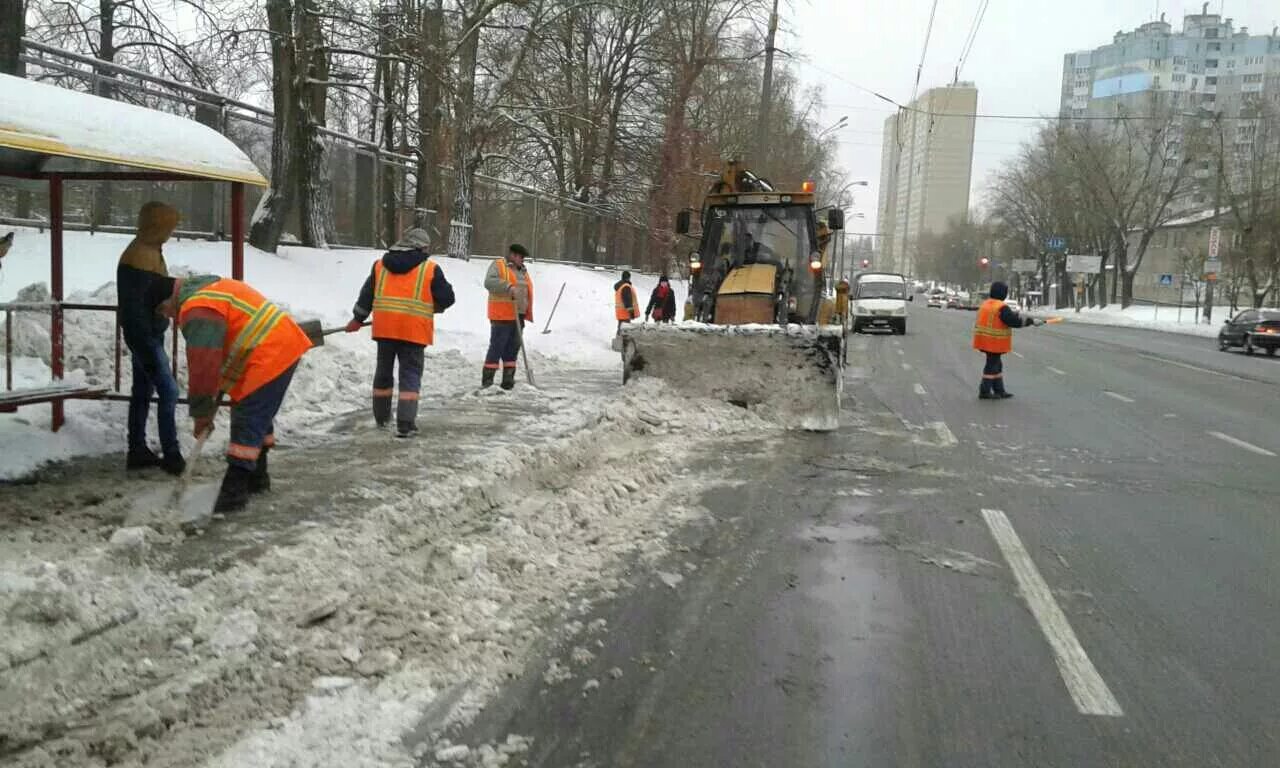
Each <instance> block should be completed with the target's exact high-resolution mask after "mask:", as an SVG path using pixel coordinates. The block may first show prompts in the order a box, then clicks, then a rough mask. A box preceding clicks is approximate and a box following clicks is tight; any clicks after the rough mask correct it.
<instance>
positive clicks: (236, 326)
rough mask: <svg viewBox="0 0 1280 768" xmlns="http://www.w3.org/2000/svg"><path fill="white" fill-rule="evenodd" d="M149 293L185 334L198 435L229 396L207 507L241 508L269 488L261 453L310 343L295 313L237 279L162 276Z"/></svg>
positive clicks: (210, 428) (264, 457) (271, 441)
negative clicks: (217, 475) (226, 438)
mask: <svg viewBox="0 0 1280 768" xmlns="http://www.w3.org/2000/svg"><path fill="white" fill-rule="evenodd" d="M147 297H148V302H149V304H150V306H153V307H156V308H157V311H159V312H161V313H162V314H164V315H165V316H166V317H176V318H177V320H178V327H179V328H180V329H181V330H182V335H183V337H184V338H185V339H186V342H187V389H188V394H189V396H190V400H191V418H192V419H193V420H194V421H195V428H194V429H193V433H194V434H195V436H196V437H197V438H199V437H201V436H204V435H208V434H209V433H210V432H212V431H213V417H214V414H215V413H216V412H217V410H218V399H219V397H220V396H221V395H223V394H225V395H227V396H228V397H229V398H230V399H231V441H230V443H229V444H228V445H227V472H226V474H225V475H223V477H222V487H221V488H219V489H218V499H217V501H216V502H214V506H213V511H214V512H233V511H235V510H239V509H243V508H244V507H245V506H246V505H247V504H248V501H249V494H250V493H261V492H263V491H266V490H269V489H270V488H271V477H270V476H269V475H268V474H267V453H268V452H269V451H270V450H271V447H272V446H273V445H275V427H274V424H273V422H274V420H275V417H276V413H277V412H278V411H279V410H280V404H281V403H282V402H283V401H284V395H285V392H286V391H287V390H288V389H289V382H290V381H291V380H292V379H293V372H294V370H295V369H296V368H297V367H298V360H299V359H301V357H302V355H303V353H304V352H306V351H307V350H308V349H310V348H311V341H310V340H309V339H308V338H307V335H306V334H305V333H304V332H303V331H302V329H301V328H299V327H298V324H297V323H295V322H294V321H293V318H291V317H289V315H287V314H286V313H285V312H284V311H283V310H282V309H280V308H279V307H277V306H276V305H275V304H272V303H271V302H270V301H267V299H266V297H264V296H263V295H262V294H261V293H258V292H257V291H256V290H254V289H253V288H251V287H250V286H249V285H247V284H245V283H242V282H241V281H239V280H231V279H228V278H222V277H218V276H216V275H200V276H197V277H189V278H185V279H181V280H174V279H172V278H163V279H162V280H159V281H157V282H155V283H153V284H152V286H151V287H150V288H149V289H148V292H147Z"/></svg>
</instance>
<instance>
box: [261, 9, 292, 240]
mask: <svg viewBox="0 0 1280 768" xmlns="http://www.w3.org/2000/svg"><path fill="white" fill-rule="evenodd" d="M266 10H267V27H268V29H270V30H271V105H272V109H273V118H272V129H271V186H270V187H269V188H268V189H267V191H266V193H265V194H263V196H262V199H261V200H259V201H258V208H257V210H255V211H254V213H253V220H252V222H251V223H250V225H249V243H250V245H252V246H253V247H255V248H257V249H259V250H262V251H267V252H269V253H275V251H276V248H278V247H279V245H280V235H281V233H283V232H284V225H285V221H286V220H287V219H288V217H289V212H290V210H291V208H292V207H293V197H294V194H295V192H296V190H297V188H298V179H297V172H296V166H295V163H294V159H295V155H294V151H293V148H294V141H295V139H296V138H297V134H298V130H297V116H296V114H295V110H296V107H295V105H296V104H297V97H296V96H295V95H294V93H293V90H294V86H295V81H296V78H295V76H294V68H295V61H294V51H293V9H292V7H291V3H290V0H267V4H266Z"/></svg>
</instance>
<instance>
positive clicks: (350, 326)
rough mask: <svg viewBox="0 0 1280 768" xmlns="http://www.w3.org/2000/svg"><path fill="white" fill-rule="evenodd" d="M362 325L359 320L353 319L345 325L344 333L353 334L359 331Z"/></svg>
mask: <svg viewBox="0 0 1280 768" xmlns="http://www.w3.org/2000/svg"><path fill="white" fill-rule="evenodd" d="M363 325H364V323H362V322H360V321H359V320H357V319H355V318H354V317H353V318H351V322H349V323H347V327H346V331H347V333H355V332H356V331H358V330H360V328H361V327H362V326H363Z"/></svg>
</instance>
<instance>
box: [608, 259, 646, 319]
mask: <svg viewBox="0 0 1280 768" xmlns="http://www.w3.org/2000/svg"><path fill="white" fill-rule="evenodd" d="M613 316H614V318H615V319H616V320H617V321H618V330H619V331H621V330H622V324H623V323H629V322H631V321H632V320H635V319H636V318H638V317H640V302H639V301H637V300H636V289H635V286H633V285H632V284H631V271H630V270H626V269H624V270H622V279H621V280H619V281H618V282H616V283H614V284H613Z"/></svg>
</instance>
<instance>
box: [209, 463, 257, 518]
mask: <svg viewBox="0 0 1280 768" xmlns="http://www.w3.org/2000/svg"><path fill="white" fill-rule="evenodd" d="M252 475H253V470H252V469H245V468H244V467H239V466H236V465H235V464H228V465H227V473H226V474H225V475H223V476H222V487H220V488H219V489H218V500H217V501H215V502H214V503H213V511H214V512H237V511H239V510H242V509H244V508H245V507H246V506H247V505H248V504H249V478H250V476H252Z"/></svg>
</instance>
